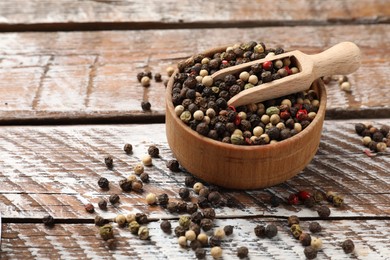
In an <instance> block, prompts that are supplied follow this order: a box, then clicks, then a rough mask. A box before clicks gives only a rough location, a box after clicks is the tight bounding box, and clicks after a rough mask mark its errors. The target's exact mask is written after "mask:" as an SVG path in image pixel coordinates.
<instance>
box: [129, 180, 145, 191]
mask: <svg viewBox="0 0 390 260" xmlns="http://www.w3.org/2000/svg"><path fill="white" fill-rule="evenodd" d="M143 186H144V185H143V184H142V181H139V180H135V181H133V182H131V189H132V190H133V191H135V192H141V191H142V188H143Z"/></svg>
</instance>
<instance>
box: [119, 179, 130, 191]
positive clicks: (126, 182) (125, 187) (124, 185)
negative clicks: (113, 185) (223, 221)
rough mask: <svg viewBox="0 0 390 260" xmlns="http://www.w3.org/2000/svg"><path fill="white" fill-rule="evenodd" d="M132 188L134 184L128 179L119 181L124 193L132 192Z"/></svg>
mask: <svg viewBox="0 0 390 260" xmlns="http://www.w3.org/2000/svg"><path fill="white" fill-rule="evenodd" d="M131 186H132V182H131V181H129V180H128V179H127V178H125V179H122V180H120V181H119V187H120V188H121V189H122V191H124V192H129V191H131Z"/></svg>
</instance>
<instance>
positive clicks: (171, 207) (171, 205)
mask: <svg viewBox="0 0 390 260" xmlns="http://www.w3.org/2000/svg"><path fill="white" fill-rule="evenodd" d="M167 210H168V211H169V212H171V213H176V212H177V202H173V201H172V202H168V205H167Z"/></svg>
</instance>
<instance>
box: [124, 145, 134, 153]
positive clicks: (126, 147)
mask: <svg viewBox="0 0 390 260" xmlns="http://www.w3.org/2000/svg"><path fill="white" fill-rule="evenodd" d="M123 150H124V151H125V153H127V154H131V153H132V152H133V146H132V145H131V144H125V145H124V146H123Z"/></svg>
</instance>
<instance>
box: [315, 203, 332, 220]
mask: <svg viewBox="0 0 390 260" xmlns="http://www.w3.org/2000/svg"><path fill="white" fill-rule="evenodd" d="M317 213H318V216H320V218H328V217H329V216H330V209H329V208H328V207H327V206H320V207H319V208H318V209H317Z"/></svg>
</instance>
